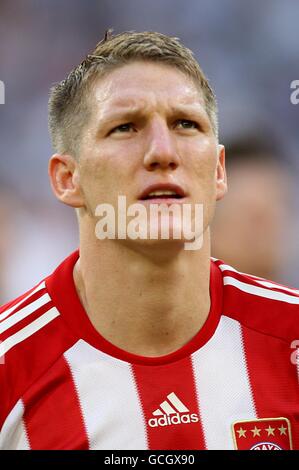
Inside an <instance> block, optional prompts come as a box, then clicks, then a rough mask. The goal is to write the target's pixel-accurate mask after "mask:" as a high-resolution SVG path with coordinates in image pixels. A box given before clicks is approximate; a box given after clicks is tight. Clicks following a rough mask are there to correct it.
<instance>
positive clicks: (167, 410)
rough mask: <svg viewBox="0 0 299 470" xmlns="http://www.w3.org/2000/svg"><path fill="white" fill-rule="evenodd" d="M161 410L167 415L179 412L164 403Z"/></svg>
mask: <svg viewBox="0 0 299 470" xmlns="http://www.w3.org/2000/svg"><path fill="white" fill-rule="evenodd" d="M160 407H161V409H162V410H163V411H164V413H165V414H167V415H173V414H176V413H177V411H176V410H174V409H173V408H172V406H171V405H170V404H169V403H168V402H167V401H163V402H162V403H161V405H160Z"/></svg>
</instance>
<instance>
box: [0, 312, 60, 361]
mask: <svg viewBox="0 0 299 470" xmlns="http://www.w3.org/2000/svg"><path fill="white" fill-rule="evenodd" d="M58 316H59V312H58V310H57V309H56V308H55V307H53V308H51V309H50V310H48V311H47V312H46V313H44V314H43V315H41V316H40V317H39V318H37V319H36V320H34V321H33V322H32V323H30V324H29V325H27V326H25V328H22V329H21V330H19V331H18V332H17V333H15V334H14V335H11V336H10V337H9V338H7V339H5V340H4V341H2V342H0V358H1V357H2V356H4V354H6V353H7V352H8V351H9V350H10V349H11V348H13V347H14V346H15V345H16V344H19V343H21V342H22V341H24V340H25V339H27V338H29V337H30V336H32V335H33V334H34V333H36V332H37V331H38V330H40V329H41V328H43V327H44V326H46V325H47V324H48V323H50V322H51V321H52V320H54V318H56V317H58Z"/></svg>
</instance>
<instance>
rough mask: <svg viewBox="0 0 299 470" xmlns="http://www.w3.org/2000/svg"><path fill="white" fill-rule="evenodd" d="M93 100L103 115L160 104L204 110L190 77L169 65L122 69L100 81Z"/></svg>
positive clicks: (137, 64) (146, 64)
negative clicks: (107, 112) (108, 112)
mask: <svg viewBox="0 0 299 470" xmlns="http://www.w3.org/2000/svg"><path fill="white" fill-rule="evenodd" d="M93 98H94V103H95V105H96V107H98V108H99V109H102V112H105V111H106V110H107V111H108V110H110V109H113V110H116V109H119V110H120V111H121V110H122V109H127V108H128V107H129V108H132V107H133V108H135V107H137V108H140V107H141V108H142V107H146V108H147V107H150V106H151V105H153V106H156V105H163V104H165V105H166V106H167V105H171V106H175V105H182V106H188V105H189V106H197V107H199V108H204V97H203V94H202V92H201V90H200V89H199V87H198V86H196V84H195V82H194V81H193V80H192V79H191V78H190V77H188V76H187V75H186V74H184V73H183V72H182V71H180V70H179V69H177V68H176V67H174V66H172V65H168V64H162V63H152V62H133V63H130V64H127V65H123V66H120V67H118V68H116V69H115V70H113V71H112V72H110V73H108V74H107V75H105V76H104V77H101V78H99V79H98V80H96V82H95V84H94V90H93ZM97 105H98V106H97Z"/></svg>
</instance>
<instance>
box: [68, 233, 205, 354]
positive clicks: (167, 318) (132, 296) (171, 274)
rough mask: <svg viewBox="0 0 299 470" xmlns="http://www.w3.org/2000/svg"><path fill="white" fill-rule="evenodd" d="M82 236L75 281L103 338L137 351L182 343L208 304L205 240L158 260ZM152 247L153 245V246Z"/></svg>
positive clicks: (160, 351)
mask: <svg viewBox="0 0 299 470" xmlns="http://www.w3.org/2000/svg"><path fill="white" fill-rule="evenodd" d="M101 243H102V245H100V247H99V242H98V241H97V243H96V244H93V242H91V243H86V240H85V241H84V240H82V237H81V247H80V258H79V260H78V262H77V263H76V265H75V268H74V281H75V286H76V289H77V292H78V295H79V297H80V300H81V303H82V305H83V306H84V308H85V310H86V312H87V314H88V316H89V318H90V320H91V322H92V324H93V325H94V327H95V328H96V330H97V331H98V332H99V333H100V334H101V335H102V336H103V337H104V338H105V339H107V340H108V341H110V342H111V343H113V344H114V345H116V346H118V347H119V348H121V349H123V350H125V351H128V352H131V353H134V354H138V355H142V356H162V355H165V354H169V353H171V352H173V351H175V350H177V349H179V348H180V347H182V346H183V345H184V344H186V343H187V342H188V341H189V340H190V339H191V338H192V337H193V336H195V335H196V333H197V332H198V331H199V330H200V328H201V327H202V325H203V324H204V322H205V320H206V318H207V316H208V314H209V310H210V294H209V280H210V240H209V234H208V233H206V234H205V236H204V243H203V246H202V248H201V249H200V250H197V251H185V250H179V252H178V253H177V254H176V255H175V256H173V257H171V258H169V259H168V260H167V259H164V260H163V263H157V262H156V261H155V258H154V257H148V256H144V254H142V253H140V252H138V251H135V250H132V249H128V248H127V247H125V246H124V245H121V244H120V243H119V242H118V241H116V240H113V241H111V240H109V241H108V240H107V243H103V242H101ZM157 249H158V248H157Z"/></svg>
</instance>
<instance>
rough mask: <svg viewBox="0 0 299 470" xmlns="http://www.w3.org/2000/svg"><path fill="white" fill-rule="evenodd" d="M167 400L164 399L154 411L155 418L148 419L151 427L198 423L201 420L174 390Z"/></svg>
mask: <svg viewBox="0 0 299 470" xmlns="http://www.w3.org/2000/svg"><path fill="white" fill-rule="evenodd" d="M167 400H168V401H167ZM167 400H165V401H163V402H162V403H161V404H160V406H159V408H157V409H156V410H155V411H154V412H153V416H155V418H151V419H149V420H148V425H149V426H150V427H151V428H156V427H158V426H172V425H173V424H188V423H197V422H198V421H199V417H198V415H197V414H196V413H192V414H190V411H189V410H188V408H187V407H186V406H185V405H184V403H182V402H181V400H180V399H179V398H178V397H177V396H176V394H175V393H174V392H172V393H170V394H169V395H167Z"/></svg>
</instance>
